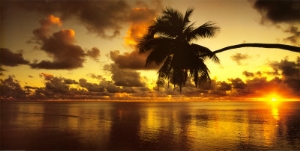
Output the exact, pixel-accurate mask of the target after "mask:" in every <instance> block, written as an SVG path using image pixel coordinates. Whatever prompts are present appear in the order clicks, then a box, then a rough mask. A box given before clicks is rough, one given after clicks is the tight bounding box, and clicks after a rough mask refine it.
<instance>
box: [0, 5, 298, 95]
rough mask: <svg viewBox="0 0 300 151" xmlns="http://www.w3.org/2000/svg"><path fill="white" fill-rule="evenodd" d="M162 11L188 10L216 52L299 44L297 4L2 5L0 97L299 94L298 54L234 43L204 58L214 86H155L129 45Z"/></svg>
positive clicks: (153, 77)
mask: <svg viewBox="0 0 300 151" xmlns="http://www.w3.org/2000/svg"><path fill="white" fill-rule="evenodd" d="M166 7H172V8H174V9H177V10H179V11H180V12H182V13H184V12H185V11H186V10H187V9H188V8H193V9H194V11H193V14H192V15H191V18H190V20H191V21H192V22H194V23H195V26H200V25H202V24H204V23H205V22H208V21H212V22H214V23H215V25H216V26H218V27H220V31H219V32H218V33H217V34H216V35H215V36H214V37H212V38H199V39H197V40H195V41H193V43H196V44H199V45H202V46H205V47H208V48H209V49H211V50H212V51H214V50H218V49H221V48H223V47H226V46H230V45H235V44H241V43H280V44H287V45H292V46H300V26H299V25H300V1H298V0H294V1H293V0H291V1H276V0H275V1H263V0H185V1H180V0H94V1H92V0H88V1H83V0H82V1H81V0H79V1H73V0H70V1H56V0H53V1H48V0H41V1H33V0H27V1H25V0H24V1H23V0H2V1H1V18H0V19H1V27H0V31H1V36H0V38H1V39H0V41H1V43H0V44H1V45H0V57H1V60H0V78H1V79H0V80H1V81H0V82H1V83H0V88H1V98H17V97H30V98H55V99H56V98H84V99H90V98H92V99H153V98H155V99H157V100H159V99H158V98H163V99H169V98H172V97H177V98H184V99H188V98H189V99H193V98H202V99H204V98H223V97H225V98H226V97H231V98H232V97H239V98H240V97H247V98H248V97H249V98H258V97H266V96H268V95H275V94H276V95H278V96H282V97H293V98H295V97H296V98H299V97H300V93H299V92H300V91H299V90H300V84H299V83H300V77H299V75H300V54H299V53H296V52H290V51H287V50H280V49H264V48H249V47H248V48H239V49H233V50H228V51H224V52H221V53H217V56H218V57H219V59H220V64H216V63H214V62H212V61H210V60H206V61H205V63H206V64H207V66H208V68H209V69H210V77H211V79H212V82H211V84H210V85H208V84H207V83H203V84H202V85H200V88H196V87H195V85H194V84H193V83H192V82H191V80H188V81H187V83H186V85H185V86H184V87H183V89H182V92H181V93H180V92H179V88H178V87H173V86H169V87H167V86H166V87H165V88H162V89H159V90H158V89H157V88H156V84H155V83H156V78H157V71H158V69H159V67H157V66H151V67H147V68H146V67H145V60H146V57H147V54H139V53H138V50H137V49H136V47H135V45H136V44H137V42H138V41H139V38H141V37H142V36H143V35H144V34H145V33H146V32H147V27H148V26H149V25H151V23H152V22H153V20H155V18H156V17H158V16H159V15H160V14H161V12H162V10H163V9H165V8H166Z"/></svg>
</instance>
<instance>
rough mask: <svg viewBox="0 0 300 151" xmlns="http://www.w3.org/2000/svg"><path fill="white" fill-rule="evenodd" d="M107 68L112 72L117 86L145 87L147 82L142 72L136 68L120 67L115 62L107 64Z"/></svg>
mask: <svg viewBox="0 0 300 151" xmlns="http://www.w3.org/2000/svg"><path fill="white" fill-rule="evenodd" d="M104 69H105V70H108V71H110V72H111V73H112V76H111V78H112V80H113V81H114V82H115V85H117V86H132V87H145V86H146V83H145V81H143V80H144V78H143V77H141V75H140V73H138V72H136V71H134V70H128V69H120V68H118V66H116V65H115V64H110V65H105V67H104Z"/></svg>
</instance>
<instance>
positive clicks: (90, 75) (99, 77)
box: [87, 73, 104, 80]
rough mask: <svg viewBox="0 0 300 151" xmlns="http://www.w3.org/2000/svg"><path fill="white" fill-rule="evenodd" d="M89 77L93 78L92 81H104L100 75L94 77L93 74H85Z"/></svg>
mask: <svg viewBox="0 0 300 151" xmlns="http://www.w3.org/2000/svg"><path fill="white" fill-rule="evenodd" d="M87 75H88V76H89V77H91V78H93V79H97V80H104V78H103V77H102V75H96V74H94V73H89V74H87Z"/></svg>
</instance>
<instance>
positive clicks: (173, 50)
mask: <svg viewBox="0 0 300 151" xmlns="http://www.w3.org/2000/svg"><path fill="white" fill-rule="evenodd" d="M192 12H193V9H188V10H187V11H186V12H185V14H184V15H183V14H181V13H180V12H179V11H177V10H175V9H173V8H166V9H165V10H164V11H163V13H162V15H161V16H160V17H158V18H157V19H156V20H155V21H154V22H153V24H152V25H150V26H149V27H148V32H147V33H146V34H145V35H144V36H143V37H142V39H141V41H140V42H139V43H138V45H137V48H138V50H139V52H140V53H146V52H150V53H149V55H148V57H147V60H146V67H147V66H149V65H150V64H152V63H155V64H156V65H161V64H162V66H161V68H160V69H159V71H158V79H157V85H158V87H162V86H164V85H165V79H167V81H168V85H169V82H171V83H173V84H174V87H175V86H176V85H178V86H179V87H180V92H181V87H182V85H184V84H185V82H186V80H187V77H188V72H189V73H190V76H192V77H193V80H194V82H195V85H196V87H197V85H198V83H199V82H210V81H211V79H210V76H209V69H208V68H207V66H206V65H205V64H204V60H205V59H207V58H210V59H212V60H213V61H214V62H216V63H219V59H218V57H217V56H216V55H215V54H216V53H220V52H223V51H226V50H230V49H236V48H241V47H260V48H278V49H284V50H289V51H293V52H300V47H297V46H290V45H285V44H266V43H242V44H237V45H232V46H228V47H224V48H222V49H219V50H216V51H211V50H210V49H208V48H206V47H204V46H200V45H197V44H194V43H192V42H191V41H192V40H196V39H197V38H199V37H202V38H207V37H213V36H214V35H215V33H216V32H217V31H218V30H219V27H217V26H215V25H214V23H212V22H206V23H205V24H203V25H201V26H199V27H197V28H194V27H193V25H194V23H190V21H189V17H190V16H191V14H192Z"/></svg>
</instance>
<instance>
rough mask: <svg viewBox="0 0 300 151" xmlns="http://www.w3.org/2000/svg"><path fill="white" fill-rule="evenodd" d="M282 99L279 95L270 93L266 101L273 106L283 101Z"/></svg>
mask: <svg viewBox="0 0 300 151" xmlns="http://www.w3.org/2000/svg"><path fill="white" fill-rule="evenodd" d="M281 98H282V97H281V96H280V95H279V94H278V93H270V94H269V95H267V96H266V97H265V100H266V101H267V102H270V103H272V104H277V103H279V102H280V101H281V100H282V99H281Z"/></svg>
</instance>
